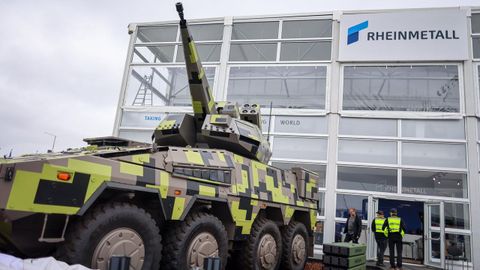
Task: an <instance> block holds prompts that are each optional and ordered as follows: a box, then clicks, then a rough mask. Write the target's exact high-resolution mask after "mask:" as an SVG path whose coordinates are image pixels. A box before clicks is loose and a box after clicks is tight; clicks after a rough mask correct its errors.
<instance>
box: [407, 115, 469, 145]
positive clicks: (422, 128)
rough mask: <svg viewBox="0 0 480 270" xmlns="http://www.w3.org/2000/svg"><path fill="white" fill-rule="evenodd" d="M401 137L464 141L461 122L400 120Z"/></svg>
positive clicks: (463, 128)
mask: <svg viewBox="0 0 480 270" xmlns="http://www.w3.org/2000/svg"><path fill="white" fill-rule="evenodd" d="M402 137H412V138H422V139H423V138H425V139H426V138H429V139H458V140H462V139H463V140H464V139H465V126H464V125H463V120H438V119H435V120H411V119H410V120H408V119H403V120H402Z"/></svg>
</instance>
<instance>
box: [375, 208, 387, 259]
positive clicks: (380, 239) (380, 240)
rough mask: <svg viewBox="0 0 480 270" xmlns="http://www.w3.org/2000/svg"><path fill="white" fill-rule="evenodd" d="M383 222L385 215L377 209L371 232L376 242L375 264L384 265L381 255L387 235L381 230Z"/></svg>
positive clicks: (382, 255) (385, 247)
mask: <svg viewBox="0 0 480 270" xmlns="http://www.w3.org/2000/svg"><path fill="white" fill-rule="evenodd" d="M384 223H385V216H384V215H383V211H381V210H379V211H377V217H376V218H375V219H374V220H373V221H372V232H373V233H374V234H375V241H376V242H377V266H384V264H383V257H384V254H385V249H387V237H386V236H385V232H384V230H383V224H384Z"/></svg>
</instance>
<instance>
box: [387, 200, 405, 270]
mask: <svg viewBox="0 0 480 270" xmlns="http://www.w3.org/2000/svg"><path fill="white" fill-rule="evenodd" d="M383 231H384V233H385V236H387V237H388V247H389V252H390V267H391V269H402V247H403V243H402V239H403V236H404V235H405V224H404V222H403V220H402V219H401V218H400V217H398V212H397V209H395V208H392V209H391V210H390V217H388V218H387V220H386V221H385V223H384V224H383ZM395 249H396V250H397V265H396V266H395Z"/></svg>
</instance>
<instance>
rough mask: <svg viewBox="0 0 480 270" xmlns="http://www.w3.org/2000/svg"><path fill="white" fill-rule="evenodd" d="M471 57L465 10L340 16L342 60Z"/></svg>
mask: <svg viewBox="0 0 480 270" xmlns="http://www.w3.org/2000/svg"><path fill="white" fill-rule="evenodd" d="M465 59H468V34H467V12H466V10H463V9H444V10H432V11H428V10H421V11H408V12H407V11H401V12H388V13H369V14H346V15H342V16H341V18H340V49H339V61H429V60H433V61H437V60H440V61H442V60H465Z"/></svg>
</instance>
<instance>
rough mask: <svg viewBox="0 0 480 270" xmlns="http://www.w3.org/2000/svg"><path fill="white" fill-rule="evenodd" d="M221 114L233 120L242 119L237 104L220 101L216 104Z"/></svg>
mask: <svg viewBox="0 0 480 270" xmlns="http://www.w3.org/2000/svg"><path fill="white" fill-rule="evenodd" d="M215 104H216V105H217V110H218V112H220V113H221V114H225V115H229V116H230V117H232V118H240V112H239V110H238V105H237V103H236V102H230V101H220V102H216V103H215Z"/></svg>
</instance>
